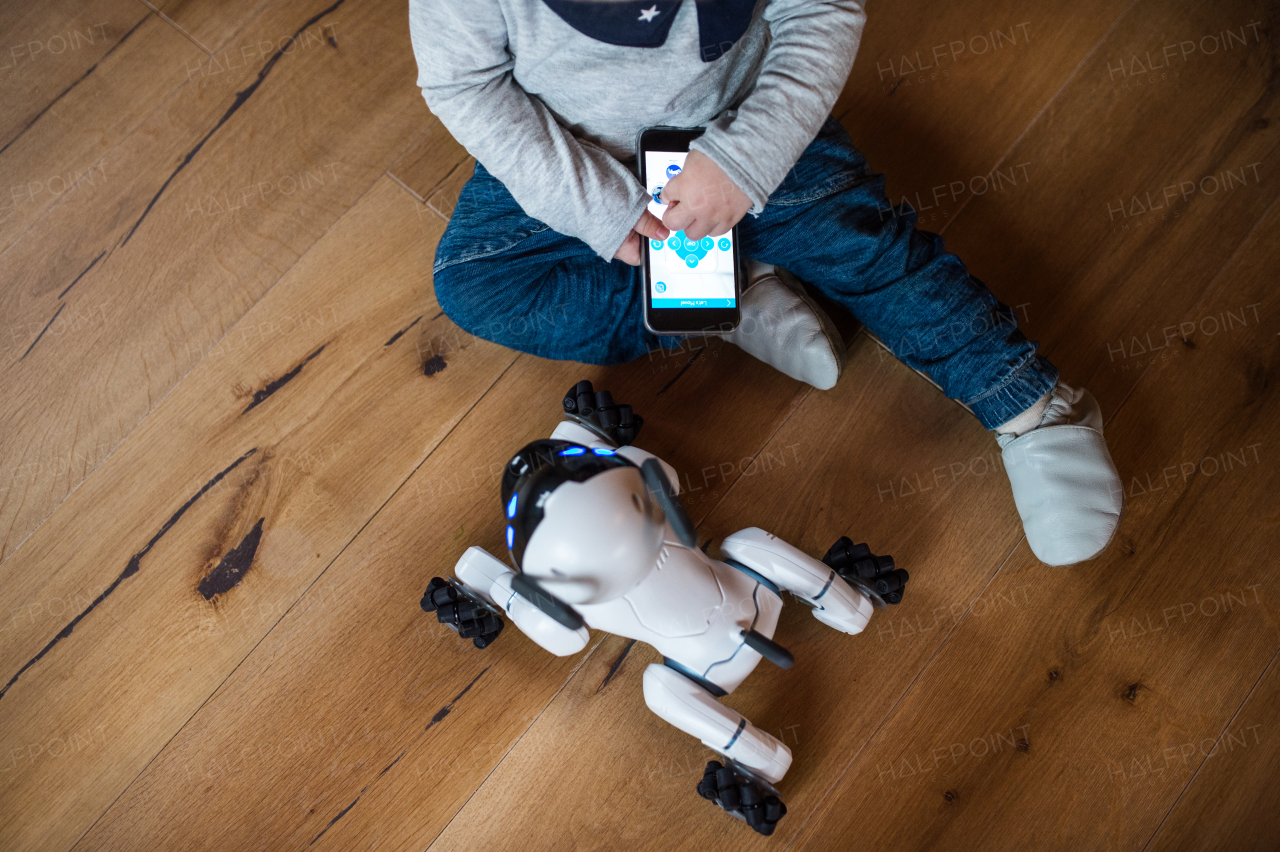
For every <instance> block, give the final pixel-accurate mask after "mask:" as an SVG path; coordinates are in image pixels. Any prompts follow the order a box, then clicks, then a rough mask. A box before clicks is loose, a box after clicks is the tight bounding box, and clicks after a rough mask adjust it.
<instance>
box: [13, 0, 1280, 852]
mask: <svg viewBox="0 0 1280 852" xmlns="http://www.w3.org/2000/svg"><path fill="white" fill-rule="evenodd" d="M405 19H406V15H405V8H404V3H403V0H395V2H392V0H224V2H214V0H165V2H161V0H154V4H153V3H152V2H146V3H144V2H140V0H74V1H73V0H47V2H43V3H28V2H22V0H5V2H3V3H0V32H2V33H4V36H5V37H4V39H3V42H4V43H3V45H0V47H2V48H3V50H2V51H0V80H2V81H3V85H2V87H0V106H2V108H0V191H2V194H0V323H2V325H3V327H2V328H0V364H2V365H3V367H2V369H0V684H4V685H3V686H2V687H0V689H2V690H3V691H0V848H3V849H6V850H19V849H22V850H25V849H36V850H67V849H76V850H100V849H122V850H133V849H165V850H170V849H172V850H187V849H219V850H221V849H234V850H239V849H245V850H277V849H279V850H292V849H304V848H315V849H334V850H347V849H365V848H379V849H397V850H399V849H411V850H422V849H428V848H430V849H433V850H454V849H457V850H473V849H479V848H496V849H520V850H522V851H523V850H541V849H653V850H668V849H696V850H700V852H705V850H710V849H735V850H736V849H743V848H748V849H778V850H781V849H815V850H828V849H868V850H873V849H875V850H878V849H895V850H914V849H946V850H952V849H959V850H966V849H982V850H1026V849H1050V848H1052V849H1070V850H1093V849H1107V850H1143V849H1151V850H1171V849H1186V850H1205V849H1224V850H1243V849H1259V850H1274V849H1277V848H1280V785H1277V784H1276V781H1277V779H1280V709H1278V708H1280V665H1277V654H1278V653H1280V610H1277V601H1280V571H1277V566H1278V562H1280V558H1278V557H1277V553H1280V486H1278V485H1277V482H1278V476H1277V457H1278V456H1280V401H1278V400H1280V396H1278V395H1277V393H1276V390H1275V388H1276V385H1277V375H1276V372H1277V369H1278V368H1280V309H1278V304H1277V303H1278V302H1280V298H1278V291H1277V284H1276V281H1277V276H1278V274H1280V208H1277V206H1276V200H1277V198H1278V197H1280V174H1277V154H1278V153H1280V152H1278V151H1277V147H1278V145H1280V114H1278V112H1280V111H1278V109H1277V98H1278V97H1280V86H1278V85H1277V80H1278V79H1280V29H1278V25H1280V8H1277V6H1276V4H1275V3H1273V2H1270V0H1223V2H1216V3H1197V2H1191V0H1164V1H1163V2H1160V1H1159V0H1083V2H1082V3H1081V4H1079V5H1077V4H1065V5H1064V4H1050V3H1043V2H1039V0H993V2H988V3H964V4H938V3H933V2H927V0H897V2H885V3H879V2H877V3H875V4H872V7H871V19H870V21H869V23H868V25H867V29H866V35H865V38H864V40H863V44H862V48H861V52H860V56H859V58H858V62H857V65H856V67H855V69H854V72H853V74H852V76H851V78H850V81H849V85H848V87H847V88H846V91H845V93H844V95H843V97H842V99H841V101H840V104H839V107H838V109H837V114H838V116H839V117H840V118H841V120H842V121H843V123H844V125H845V126H846V127H847V128H848V129H849V131H850V133H851V134H852V135H853V137H854V140H855V142H856V143H857V144H858V146H859V147H860V148H861V149H862V150H863V151H864V152H865V153H866V155H867V157H868V159H869V160H870V162H871V163H872V165H873V167H875V168H876V170H878V171H883V172H885V173H887V174H888V175H889V187H890V190H891V194H892V196H893V201H895V202H898V201H901V200H903V199H905V200H907V201H909V202H910V203H912V204H913V205H914V206H916V207H917V209H918V210H919V211H920V218H921V225H922V227H925V228H928V229H930V230H934V231H938V232H942V233H944V234H945V237H946V239H947V242H948V246H949V247H950V248H951V249H952V250H954V251H956V252H957V253H958V254H959V255H960V256H961V257H963V258H965V259H966V261H967V262H968V263H969V265H970V267H971V269H972V270H973V271H974V274H976V275H977V276H979V277H981V278H982V279H983V280H985V281H987V282H988V283H989V284H990V286H991V287H992V288H993V289H994V290H995V292H996V293H997V294H998V295H1000V296H1001V298H1002V299H1003V300H1004V301H1006V302H1007V303H1008V304H1010V305H1012V306H1014V308H1015V310H1016V312H1017V314H1018V318H1019V320H1020V322H1021V323H1022V324H1023V326H1024V327H1025V328H1026V329H1027V330H1028V333H1029V336H1031V337H1033V338H1035V339H1038V340H1040V341H1041V342H1042V344H1043V348H1044V351H1045V352H1046V354H1047V355H1048V356H1049V358H1050V359H1051V360H1052V361H1053V362H1054V363H1055V364H1057V365H1058V366H1059V367H1060V368H1061V370H1062V372H1063V374H1064V376H1065V377H1066V378H1067V379H1068V380H1069V381H1071V382H1072V383H1074V384H1080V385H1084V386H1086V387H1088V388H1089V389H1091V390H1092V392H1093V393H1094V394H1095V396H1096V397H1097V398H1098V400H1099V401H1100V403H1101V405H1102V407H1103V410H1104V412H1105V414H1106V417H1107V425H1106V431H1107V436H1108V441H1109V444H1110V446H1111V450H1112V453H1113V455H1114V457H1115V460H1116V463H1117V465H1118V467H1119V469H1120V471H1121V474H1122V476H1123V478H1124V482H1125V488H1126V495H1127V500H1128V505H1127V511H1126V513H1125V516H1124V520H1123V522H1122V525H1121V528H1120V531H1119V534H1118V536H1117V539H1116V541H1115V542H1114V543H1113V544H1112V546H1111V547H1110V549H1109V550H1108V551H1107V552H1106V553H1105V554H1104V555H1103V556H1102V557H1101V558H1099V559H1097V560H1095V561H1093V562H1090V563H1088V564H1086V565H1084V566H1081V567H1076V568H1071V569H1054V568H1048V567H1045V566H1043V565H1041V564H1039V563H1038V562H1037V561H1036V560H1035V558H1034V557H1033V556H1032V555H1031V553H1030V551H1029V550H1028V548H1027V545H1026V542H1025V540H1024V539H1023V536H1022V528H1021V524H1020V523H1019V520H1018V517H1017V514H1016V511H1015V509H1014V505H1013V501H1012V499H1011V496H1010V494H1009V488H1008V485H1007V482H1006V479H1005V476H1004V473H1003V472H1002V471H1001V470H1000V461H999V453H998V450H997V448H996V446H995V444H994V442H993V441H992V439H991V437H990V435H989V434H987V433H986V432H984V431H983V430H982V429H981V427H980V426H979V425H978V423H977V422H976V421H974V420H973V419H972V418H971V417H970V416H969V415H968V414H966V413H965V412H964V411H963V410H962V409H961V408H960V407H959V406H957V405H955V404H954V403H952V402H949V401H948V400H946V399H945V398H943V397H942V395H941V394H939V393H938V392H937V391H936V390H935V389H934V388H933V387H931V386H930V385H929V384H927V383H926V382H924V381H923V380H921V379H920V378H919V377H918V376H916V375H915V374H914V373H912V372H911V371H910V370H908V369H907V368H906V367H904V366H903V365H901V364H899V363H898V362H897V361H896V360H894V359H893V358H891V357H889V356H887V355H885V354H884V353H883V352H882V350H880V349H879V348H878V347H877V346H876V345H874V343H873V342H872V341H871V340H870V339H869V338H867V337H866V336H865V335H861V334H858V335H855V336H854V337H853V338H852V339H851V340H850V363H849V367H848V369H847V371H846V373H845V375H844V378H843V379H842V380H841V383H840V385H839V386H838V387H837V388H836V389H835V390H833V391H831V392H827V393H818V392H811V391H810V390H809V389H808V388H807V387H804V386H801V385H799V384H797V383H796V382H793V381H791V380H789V379H787V378H785V377H783V376H781V375H779V374H777V373H775V372H773V371H771V370H770V369H769V368H767V367H765V366H764V365H762V364H760V363H758V362H755V361H752V360H751V359H750V358H748V357H746V356H744V355H743V354H742V353H741V352H740V351H738V350H736V349H734V348H732V347H727V346H718V345H709V346H707V347H706V348H705V349H687V350H684V351H679V352H674V353H670V354H665V355H661V356H657V355H655V356H654V357H653V358H648V359H642V360H641V361H638V362H636V363H633V364H629V365H627V366H625V367H619V368H609V369H602V368H594V367H584V366H581V365H575V364H563V363H553V362H549V361H543V360H539V359H537V358H532V357H528V356H521V355H517V354H515V353H513V352H510V351H506V350H504V349H502V348H499V347H497V346H495V345H492V344H489V343H486V342H483V341H480V340H477V339H475V338H473V337H470V336H469V335H467V334H465V333H463V332H461V331H460V330H459V329H458V328H456V327H455V326H454V325H452V324H451V323H450V322H449V320H448V318H446V317H445V316H443V314H442V312H441V311H440V309H439V307H438V306H437V305H436V302H435V299H434V296H433V290H432V285H431V275H430V269H431V260H432V256H433V252H434V248H435V245H436V242H437V241H438V240H439V238H440V235H441V233H442V232H443V229H444V227H445V224H446V222H447V217H448V215H449V213H450V211H451V209H452V206H453V200H454V199H456V197H457V193H458V191H459V189H460V188H461V186H462V185H463V183H464V182H465V181H466V178H467V176H468V175H469V173H470V167H471V162H472V161H471V160H470V159H468V157H467V155H466V152H465V151H464V150H463V149H462V148H461V147H460V146H459V145H458V144H457V143H456V142H454V141H453V140H452V139H451V138H450V137H449V135H448V133H447V132H446V131H445V130H444V128H443V127H442V126H441V125H440V124H439V123H437V122H435V121H434V120H433V118H432V117H431V116H430V114H429V113H428V111H427V109H426V107H425V106H424V104H423V102H422V100H421V97H420V95H419V93H418V91H417V89H416V87H415V85H414V80H415V76H416V72H415V66H414V63H413V58H412V54H411V52H410V45H409V39H408V34H407V28H406V20H405ZM582 377H587V378H590V379H592V380H593V381H595V382H596V383H597V385H599V386H606V387H609V388H611V389H612V390H613V392H614V395H615V396H616V397H617V398H619V399H622V400H626V401H629V402H631V403H632V404H634V405H635V407H636V409H637V410H638V411H640V412H642V413H643V414H644V415H645V416H646V418H647V420H648V423H649V425H648V426H647V427H646V430H645V433H644V434H643V435H642V437H641V440H640V441H639V443H640V444H641V445H642V446H644V447H645V448H647V449H650V450H652V451H654V452H657V453H658V454H659V455H662V456H664V457H666V458H667V459H668V460H670V461H671V462H672V463H673V464H675V465H676V467H677V468H678V469H679V470H680V471H681V474H682V479H683V480H684V483H685V487H686V488H687V489H688V492H687V494H686V495H685V501H686V505H687V506H688V507H689V509H690V512H691V514H692V515H693V517H694V520H695V521H696V522H697V523H698V524H699V528H700V532H701V535H702V537H703V539H704V540H710V541H712V542H713V543H714V542H718V541H719V540H720V539H721V538H722V537H723V536H724V535H726V534H728V533H729V532H732V531H733V530H735V529H739V528H741V527H744V526H750V525H759V526H763V527H766V528H768V529H770V530H771V531H773V532H775V533H777V534H778V535H780V536H782V537H783V538H786V539H788V540H790V541H792V542H794V543H796V544H797V545H799V546H801V547H803V548H805V549H807V550H808V551H809V552H811V553H821V552H822V551H823V550H824V549H825V548H826V547H827V545H829V544H830V543H831V542H832V541H834V540H835V539H836V538H837V537H838V536H840V535H841V534H845V533H848V534H850V535H852V536H854V537H855V538H856V539H857V540H866V541H869V542H871V543H873V546H874V547H875V548H876V549H877V550H878V551H880V552H888V553H892V554H893V555H894V556H895V557H896V558H897V561H898V564H899V565H900V566H902V567H905V568H907V569H908V570H909V571H910V572H911V576H912V581H911V585H910V588H909V593H908V594H907V596H906V600H905V601H904V603H903V604H902V605H901V606H899V607H897V608H895V609H892V610H890V611H885V612H881V613H879V614H878V615H876V616H875V618H874V619H873V621H872V623H871V625H870V626H869V628H868V629H867V630H866V632H865V633H863V634H862V635H861V636H858V637H848V636H844V635H841V634H837V633H835V632H834V631H831V630H829V629H826V628H824V627H823V626H822V625H820V624H818V623H817V622H815V621H814V620H813V619H812V618H810V617H808V616H807V614H806V613H805V612H804V609H803V608H802V607H798V606H790V607H788V608H787V610H786V612H785V613H784V615H783V617H782V621H781V623H780V627H779V634H780V639H781V640H782V641H783V643H784V644H786V645H787V646H788V647H789V648H790V649H791V650H792V651H793V652H794V653H795V655H796V657H797V660H798V662H797V664H796V666H795V668H793V669H792V670H790V671H787V672H783V671H780V670H776V669H771V668H769V667H763V668H761V669H760V670H758V671H757V673H756V674H755V675H754V676H753V677H752V678H751V679H750V680H749V681H748V682H747V683H746V684H745V685H744V686H743V687H742V689H741V690H740V691H739V692H738V693H735V695H734V696H733V697H732V698H731V699H730V700H729V701H730V703H731V704H732V705H733V706H734V707H736V708H738V709H740V710H741V711H743V712H744V713H746V714H747V715H748V716H749V717H750V718H751V719H753V720H754V721H755V722H756V723H758V724H759V725H760V727H762V728H764V729H766V730H770V731H772V732H774V733H775V734H776V735H778V736H779V737H780V738H781V739H783V740H784V741H785V742H786V743H787V744H788V745H789V746H790V747H791V749H792V751H793V752H794V754H795V763H794V766H793V768H792V770H791V772H790V774H789V775H788V776H787V778H786V779H785V781H784V782H783V785H782V789H783V792H784V794H785V797H786V799H787V802H788V806H789V813H788V815H787V817H786V818H785V819H784V820H783V821H782V823H781V824H780V826H779V828H778V832H777V834H776V835H775V836H774V837H772V838H770V839H763V838H759V837H756V836H755V835H753V834H752V833H751V832H750V831H749V830H748V829H746V828H745V827H744V826H742V825H740V824H738V823H735V822H733V821H732V820H730V819H728V818H727V817H725V816H724V815H722V814H719V813H718V812H717V811H715V810H714V808H713V807H712V806H711V805H709V804H708V803H706V802H704V801H702V800H701V799H699V798H697V796H696V795H695V794H694V790H693V788H694V784H695V782H696V780H697V779H698V777H699V776H700V773H701V766H702V763H703V761H704V760H705V759H706V758H707V757H708V754H709V753H708V752H707V751H706V750H705V749H703V748H701V747H700V746H699V745H698V744H697V743H696V742H694V741H693V740H692V739H690V738H688V737H686V736H684V735H683V734H680V733H679V732H677V731H675V730H674V729H671V728H669V727H667V726H666V725H665V723H663V722H662V721H660V720H659V719H657V718H656V717H654V716H653V715H651V714H650V713H649V712H648V710H647V709H646V708H645V706H644V703H643V698H642V695H641V688H640V675H641V672H642V671H643V668H644V666H645V665H647V664H648V663H650V662H652V661H653V660H655V659H656V658H657V655H656V654H655V652H654V651H653V650H652V649H650V648H648V647H645V646H642V645H635V646H633V645H632V643H629V642H627V641H625V640H622V639H619V638H618V637H614V636H607V635H594V636H593V638H592V642H591V644H590V646H589V648H588V650H586V651H584V652H583V653H581V654H578V655H577V656H575V657H571V658H567V659H560V658H555V657H551V656H550V655H548V654H546V653H544V652H542V651H541V650H540V649H538V648H537V647H535V646H534V645H533V644H532V643H531V642H529V641H527V640H526V639H525V638H523V637H522V636H520V635H519V634H518V633H516V632H510V633H509V634H508V635H505V636H503V637H502V639H501V640H500V641H498V642H497V644H496V645H495V646H494V647H492V648H490V649H488V650H485V651H477V650H475V649H474V648H472V647H471V646H470V645H469V644H467V643H463V642H461V641H459V640H458V639H457V638H456V637H455V636H453V634H451V633H449V632H448V631H446V630H444V629H443V628H440V627H439V626H438V625H436V624H435V622H434V619H432V618H430V617H429V616H426V615H424V614H423V613H422V612H421V611H420V610H419V608H418V598H419V596H420V594H421V590H422V588H423V586H424V585H425V583H426V581H427V579H428V578H429V577H431V576H432V575H433V574H440V573H443V572H446V571H447V570H449V569H450V568H451V567H452V565H453V563H454V562H455V561H456V559H457V558H458V556H459V555H460V554H461V552H462V551H463V550H464V549H465V548H466V547H467V546H468V545H472V544H479V545H482V546H485V547H488V548H489V549H490V550H492V551H494V552H501V550H502V544H501V541H500V534H501V529H502V520H501V516H500V514H499V506H498V499H497V482H496V477H495V472H496V471H497V470H498V469H499V468H500V465H501V464H502V462H503V461H505V459H506V458H507V457H508V456H509V454H510V453H511V452H512V451H513V450H514V449H516V448H518V447H520V446H521V445H522V444H523V443H524V442H526V441H528V440H531V439H534V438H536V437H543V436H545V435H547V434H549V432H550V430H551V429H552V428H553V427H554V425H555V423H556V422H557V419H558V415H557V401H558V399H559V398H560V396H561V393H562V392H563V390H564V388H566V387H568V386H569V385H570V384H571V383H572V382H573V381H574V380H577V379H579V378H582ZM713 548H714V544H713ZM713 552H714V550H713Z"/></svg>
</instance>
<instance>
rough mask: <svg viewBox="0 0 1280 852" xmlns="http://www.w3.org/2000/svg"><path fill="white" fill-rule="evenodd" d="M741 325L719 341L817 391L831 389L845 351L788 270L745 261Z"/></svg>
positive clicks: (831, 325)
mask: <svg viewBox="0 0 1280 852" xmlns="http://www.w3.org/2000/svg"><path fill="white" fill-rule="evenodd" d="M749 269H750V279H751V283H750V284H749V285H748V287H747V289H746V291H745V292H744V293H743V294H742V321H741V322H740V323H739V324H738V327H737V328H736V329H734V330H733V331H731V332H729V333H728V334H722V335H720V337H722V338H724V339H725V340H727V341H729V342H730V343H732V344H734V345H735V346H738V347H740V348H741V349H743V350H745V351H746V352H747V353H748V354H749V355H751V356H753V357H755V358H759V359H760V360H761V361H763V362H765V363H766V364H768V365H769V366H771V367H773V368H774V369H776V370H779V371H781V372H783V373H786V374H787V375H788V376H790V377H791V378H793V379H796V380H798V381H801V382H806V383H807V384H810V385H813V386H814V387H815V388H817V389H818V390H829V389H830V388H833V387H835V384H836V382H837V381H838V380H839V378H840V374H841V372H843V371H844V362H845V348H844V341H843V340H841V339H840V333H839V332H838V331H836V327H835V323H833V322H832V321H831V318H830V317H829V316H827V315H826V313H825V312H824V311H823V310H822V309H821V308H819V307H818V306H817V305H816V304H814V302H813V301H812V300H811V299H810V298H809V296H808V295H807V294H806V293H805V292H804V286H803V285H802V284H801V283H800V282H799V281H798V280H796V278H795V277H794V276H792V275H791V274H790V273H789V272H786V271H785V270H782V269H777V268H776V267H773V266H768V265H766V264H763V263H757V262H755V261H751V263H750V267H749Z"/></svg>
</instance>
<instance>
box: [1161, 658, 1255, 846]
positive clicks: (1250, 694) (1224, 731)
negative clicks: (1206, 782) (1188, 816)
mask: <svg viewBox="0 0 1280 852" xmlns="http://www.w3.org/2000/svg"><path fill="white" fill-rule="evenodd" d="M1277 659H1280V648H1277V649H1276V652H1275V653H1274V654H1272V655H1271V661H1270V662H1268V663H1267V664H1266V666H1264V667H1263V669H1262V674H1260V675H1258V679H1257V680H1255V681H1254V682H1253V686H1251V687H1250V688H1249V692H1248V693H1247V694H1246V695H1245V697H1244V700H1243V701H1241V702H1240V706H1239V707H1237V708H1236V712H1234V713H1232V714H1231V718H1230V719H1228V720H1227V723H1226V724H1225V725H1224V726H1223V727H1222V733H1220V734H1218V736H1217V739H1215V740H1214V741H1213V748H1211V749H1209V754H1208V755H1205V758H1204V760H1202V761H1200V765H1199V766H1197V767H1196V770H1195V772H1192V773H1191V777H1190V778H1188V779H1187V783H1186V784H1185V785H1184V786H1183V788H1182V791H1181V792H1180V793H1178V798H1176V799H1174V800H1173V804H1172V805H1170V806H1169V810H1168V812H1166V813H1165V815H1164V817H1163V818H1162V819H1161V820H1160V823H1159V824H1158V825H1157V826H1156V830H1155V831H1153V832H1152V833H1151V837H1150V839H1148V840H1147V843H1146V845H1145V846H1143V847H1142V852H1146V850H1148V849H1150V848H1151V844H1152V843H1154V842H1155V839H1156V837H1157V836H1159V834H1160V829H1161V828H1163V827H1164V824H1165V822H1167V821H1168V819H1169V817H1170V816H1171V815H1172V814H1173V812H1174V810H1176V809H1177V807H1178V803H1179V802H1181V801H1182V798H1183V797H1184V796H1185V795H1187V791H1188V790H1190V789H1191V785H1192V784H1194V783H1195V780H1196V777H1197V776H1198V775H1199V774H1200V770H1201V769H1203V768H1204V765H1205V764H1206V763H1208V762H1209V757H1210V756H1211V755H1213V754H1214V752H1216V751H1217V748H1218V745H1219V744H1221V742H1222V738H1223V737H1225V736H1226V735H1227V732H1228V731H1230V730H1231V725H1232V724H1233V723H1234V722H1235V721H1236V719H1238V718H1240V714H1241V713H1242V712H1244V707H1245V705H1246V704H1248V703H1249V699H1250V698H1252V697H1253V693H1254V692H1256V691H1257V689H1258V685H1259V684H1261V683H1262V679H1263V678H1265V677H1266V676H1267V672H1269V671H1271V667H1272V666H1274V665H1275V664H1276V660H1277Z"/></svg>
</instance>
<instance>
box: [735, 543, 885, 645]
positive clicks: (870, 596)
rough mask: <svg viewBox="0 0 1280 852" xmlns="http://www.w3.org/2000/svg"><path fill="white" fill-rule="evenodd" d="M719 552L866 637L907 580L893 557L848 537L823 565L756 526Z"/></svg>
mask: <svg viewBox="0 0 1280 852" xmlns="http://www.w3.org/2000/svg"><path fill="white" fill-rule="evenodd" d="M842 545H846V546H845V547H843V548H842V547H841V546H842ZM858 548H861V550H859V549H858ZM720 553H721V555H723V556H724V558H725V561H726V562H728V563H729V564H731V565H733V566H734V567H736V568H738V569H739V570H745V571H746V572H747V573H748V574H753V575H755V576H756V577H757V578H758V579H760V580H762V581H763V582H765V583H766V584H768V585H770V586H772V587H773V588H774V589H785V590H787V591H788V592H791V594H792V595H794V596H795V597H797V598H799V599H800V600H801V601H803V602H804V603H805V604H807V605H808V606H810V607H811V608H812V609H813V617H814V618H816V619H818V621H821V622H822V623H823V624H826V625H828V626H830V627H834V628H835V629H836V630H839V631H841V632H842V633H850V634H856V633H861V632H862V629H863V628H864V627H866V626H867V622H868V621H869V620H870V619H871V612H872V610H873V609H874V608H876V607H879V606H884V604H885V603H886V602H891V603H897V602H898V601H901V600H902V586H903V584H904V583H905V582H906V581H907V572H906V571H903V570H901V569H897V570H895V569H894V567H893V559H892V558H891V557H888V556H875V555H874V554H872V553H871V552H870V551H869V550H867V549H866V546H865V545H853V544H852V543H851V542H850V541H849V539H847V538H842V539H840V541H839V542H837V543H836V545H835V546H834V547H832V549H831V551H830V552H828V554H827V559H824V560H823V561H822V562H819V561H818V560H817V559H814V558H813V557H812V556H809V555H808V554H807V553H805V552H803V551H801V550H799V549H798V548H796V547H793V546H791V545H790V544H787V543H786V542H785V541H783V540H782V539H780V538H777V537H776V536H774V535H772V534H771V533H767V532H765V531H764V530H762V529H760V528H759V527H751V528H749V529H745V530H741V531H739V532H736V533H734V534H733V535H731V536H729V537H728V538H726V539H725V540H724V542H723V543H722V544H721V545H720ZM833 553H835V554H837V556H836V557H833V556H832V554H833ZM828 560H831V561H828ZM833 562H834V563H835V564H832V563H833ZM863 563H866V564H865V565H864V564H863ZM867 565H869V566H870V567H869V568H868V567H867ZM863 573H865V574H866V575H867V576H866V577H863V576H862V574H863ZM868 583H871V584H874V585H868ZM881 589H883V590H884V591H883V592H881V591H880V590H881Z"/></svg>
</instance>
